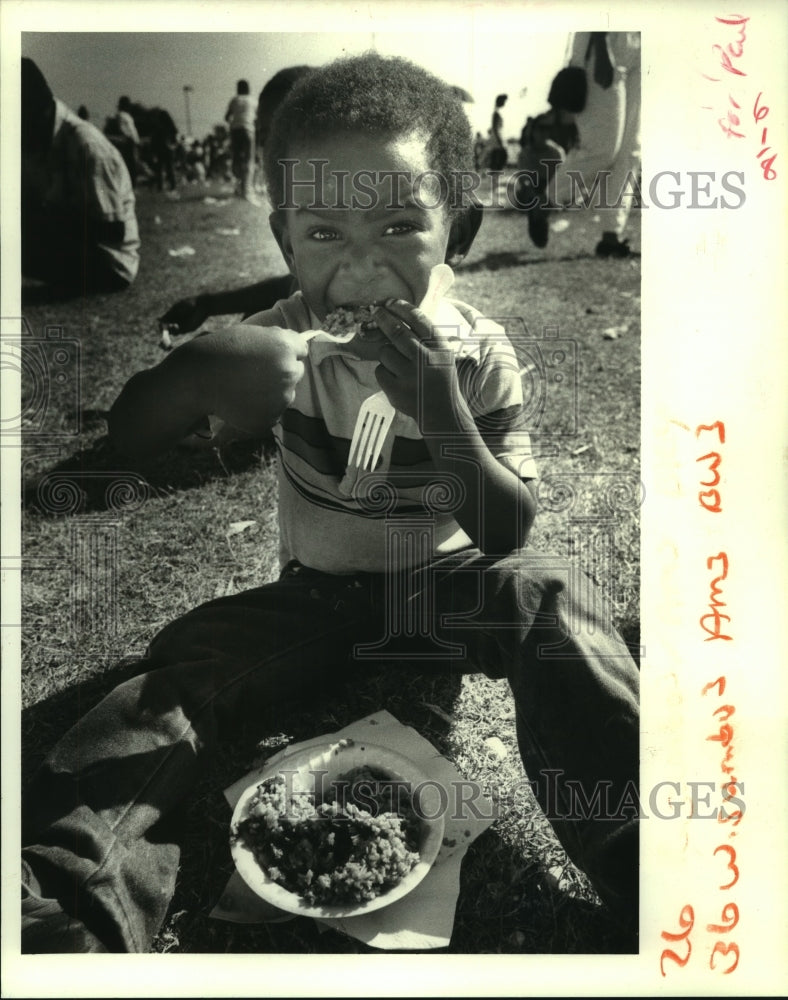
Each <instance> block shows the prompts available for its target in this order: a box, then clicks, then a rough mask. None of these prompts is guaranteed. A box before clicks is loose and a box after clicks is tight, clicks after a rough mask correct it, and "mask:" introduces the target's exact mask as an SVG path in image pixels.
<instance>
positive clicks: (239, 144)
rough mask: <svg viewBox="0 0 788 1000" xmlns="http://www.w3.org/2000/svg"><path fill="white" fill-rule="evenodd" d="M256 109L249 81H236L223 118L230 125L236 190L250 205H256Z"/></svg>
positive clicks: (257, 202) (257, 201)
mask: <svg viewBox="0 0 788 1000" xmlns="http://www.w3.org/2000/svg"><path fill="white" fill-rule="evenodd" d="M256 112H257V107H256V103H255V101H254V99H253V98H252V97H251V95H250V94H249V83H248V82H247V81H246V80H239V81H238V84H237V86H236V94H235V97H233V99H232V100H231V101H230V104H229V105H228V108H227V114H226V115H225V116H224V120H225V121H226V122H227V123H228V124H229V126H230V146H231V148H232V157H233V175H234V176H235V178H236V180H237V181H238V186H239V192H238V193H239V194H240V196H241V197H242V198H245V199H246V201H249V202H251V203H252V204H253V205H259V204H260V202H259V200H258V198H257V196H256V195H255V193H254V171H255V117H256Z"/></svg>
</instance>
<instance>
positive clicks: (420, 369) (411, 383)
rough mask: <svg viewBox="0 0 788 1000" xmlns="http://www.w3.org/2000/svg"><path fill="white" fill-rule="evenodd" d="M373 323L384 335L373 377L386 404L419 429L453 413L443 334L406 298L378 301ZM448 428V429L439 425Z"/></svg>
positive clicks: (449, 355) (450, 363)
mask: <svg viewBox="0 0 788 1000" xmlns="http://www.w3.org/2000/svg"><path fill="white" fill-rule="evenodd" d="M375 325H376V326H378V327H379V328H380V330H381V331H382V332H383V333H384V334H385V336H386V337H387V338H388V341H389V342H388V343H387V344H384V345H383V347H381V349H380V365H379V366H378V368H376V369H375V377H376V378H377V380H378V383H379V385H380V387H381V389H383V391H384V392H385V393H386V396H387V397H388V399H389V401H390V402H391V404H392V406H394V407H396V409H398V410H399V411H400V412H401V413H405V414H407V415H408V416H409V417H412V418H413V419H414V420H415V421H416V422H417V423H418V424H419V427H420V429H421V431H422V432H424V431H425V430H426V429H429V430H440V429H441V428H440V427H437V426H436V422H444V421H445V420H446V418H447V416H448V415H449V414H450V413H452V412H453V409H452V408H453V406H454V401H455V400H456V399H457V398H458V395H459V380H458V378H457V368H456V365H455V361H454V351H452V349H451V347H450V345H449V342H448V340H447V339H446V337H445V336H444V335H443V334H442V333H441V332H440V330H438V329H437V328H436V327H434V326H433V325H432V323H431V322H430V320H429V319H428V318H427V317H426V316H425V315H424V313H423V312H421V310H420V309H418V308H417V307H416V306H414V305H412V304H411V303H410V302H405V301H404V300H403V299H394V300H391V301H389V302H386V304H385V305H383V306H380V307H379V308H378V310H377V312H376V313H375ZM443 429H445V430H448V429H449V428H448V427H446V428H443Z"/></svg>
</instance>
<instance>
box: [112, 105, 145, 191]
mask: <svg viewBox="0 0 788 1000" xmlns="http://www.w3.org/2000/svg"><path fill="white" fill-rule="evenodd" d="M115 120H116V122H117V126H118V135H119V137H120V138H119V140H118V139H117V138H116V137H115V136H113V137H112V140H113V142H114V145H116V146H117V147H118V149H119V150H120V155H121V156H122V157H123V162H124V163H125V164H126V167H127V168H128V171H129V177H131V186H132V187H136V184H137V174H138V172H139V168H138V162H139V161H138V159H137V157H138V155H139V147H140V137H139V133H138V132H137V126H136V125H135V124H134V119H133V118H132V116H131V101H130V100H129V99H128V97H121V98H120V100H119V101H118V115H117V118H116V119H115Z"/></svg>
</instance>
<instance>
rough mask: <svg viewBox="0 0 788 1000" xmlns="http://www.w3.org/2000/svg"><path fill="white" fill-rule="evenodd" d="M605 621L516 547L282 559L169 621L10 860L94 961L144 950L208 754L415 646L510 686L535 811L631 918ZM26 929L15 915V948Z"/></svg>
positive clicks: (618, 714)
mask: <svg viewBox="0 0 788 1000" xmlns="http://www.w3.org/2000/svg"><path fill="white" fill-rule="evenodd" d="M409 612H410V613H409ZM606 615H607V611H606V608H605V607H604V605H603V604H602V602H601V600H600V598H599V596H598V595H597V593H596V591H595V590H594V588H593V586H592V584H591V583H590V581H589V580H588V579H587V577H585V576H584V575H583V574H582V573H580V572H578V571H576V570H575V569H573V568H572V567H571V566H570V565H569V563H568V562H567V561H566V560H564V559H562V558H556V557H553V556H550V555H546V554H544V553H538V552H535V551H533V550H531V549H526V550H523V551H521V552H514V553H512V554H511V555H509V556H507V557H505V558H502V559H498V560H495V559H489V558H486V557H483V556H482V555H481V554H480V553H479V552H478V550H468V551H466V552H463V553H458V554H455V555H453V556H448V557H446V558H444V559H442V560H438V561H436V562H435V563H434V564H433V565H432V566H431V567H430V568H429V569H427V570H422V571H419V572H416V573H414V574H407V575H400V576H399V577H386V576H384V575H382V574H381V575H369V574H361V575H358V576H354V577H334V576H329V575H327V574H323V573H318V572H315V571H312V570H308V569H305V568H304V567H300V566H298V565H297V564H295V565H291V566H290V567H288V568H287V569H286V570H285V571H284V573H283V574H282V577H281V578H280V579H279V580H278V581H277V582H275V583H272V584H268V585H266V586H264V587H260V588H257V589H254V590H249V591H247V592H245V593H242V594H238V595H235V596H232V597H228V598H222V599H219V600H215V601H211V602H209V603H208V604H204V605H202V606H201V607H199V608H196V609H195V610H193V611H191V612H190V613H188V614H186V615H184V616H183V617H182V618H179V619H178V620H176V621H175V622H173V623H172V624H170V625H168V626H167V627H166V628H165V629H163V631H162V632H160V633H159V635H158V636H157V637H156V638H155V639H154V641H153V643H152V644H151V647H150V650H149V654H148V662H147V664H146V666H147V668H148V671H147V672H146V673H144V674H141V675H140V676H137V677H134V678H133V679H132V680H129V681H127V682H126V683H124V684H122V685H120V686H119V687H118V688H116V689H115V690H114V691H113V692H112V693H111V694H109V695H108V696H107V697H106V698H105V699H104V700H103V701H102V702H101V703H100V704H99V705H97V706H96V707H95V708H93V709H92V710H91V711H90V712H88V714H87V715H86V716H85V717H84V718H83V719H82V720H81V721H80V722H79V723H78V724H77V725H76V726H75V727H74V728H73V729H72V730H71V731H70V732H69V733H67V734H66V735H65V736H64V737H63V739H62V740H61V741H60V743H59V744H58V745H57V746H56V747H55V749H54V750H53V751H52V753H51V754H50V756H49V757H48V759H47V760H46V761H45V763H44V765H43V766H42V768H41V769H40V771H39V773H38V775H37V776H36V778H35V780H34V782H33V784H32V786H31V787H30V789H29V790H28V791H27V793H26V795H25V803H24V804H25V820H26V822H25V831H24V839H23V843H24V844H26V845H27V846H26V847H25V849H24V851H23V855H24V858H25V860H26V861H27V863H28V864H29V865H30V867H31V869H32V871H33V873H34V874H35V875H36V876H37V878H38V880H39V881H40V883H41V886H42V888H43V890H44V892H45V894H46V895H55V896H57V897H58V898H59V899H60V901H61V904H62V906H63V907H64V909H67V910H68V911H69V912H70V913H72V915H73V916H76V917H78V918H79V919H81V920H82V921H84V923H85V924H86V925H87V926H88V927H89V928H90V930H92V931H93V933H94V934H95V935H96V936H97V937H99V938H100V939H101V940H102V941H103V942H104V943H105V944H106V945H107V947H108V948H110V950H115V951H137V952H140V951H146V950H148V949H149V947H150V944H151V940H152V938H153V936H154V935H155V934H156V932H157V930H158V929H159V927H160V926H161V923H162V921H163V919H164V917H165V915H166V912H167V908H168V904H169V901H170V898H171V896H172V893H173V889H174V885H175V877H176V873H177V870H178V862H179V849H178V846H177V845H176V844H175V843H174V842H172V840H171V839H170V838H168V837H167V836H166V835H164V834H163V832H162V830H163V824H164V823H165V822H166V819H167V817H168V816H172V815H173V814H174V813H176V812H177V811H178V810H179V809H180V807H181V804H182V802H183V800H184V798H185V797H186V796H188V795H189V793H190V791H191V790H192V789H193V788H194V786H195V783H196V782H197V781H198V779H200V778H201V777H202V776H203V775H204V774H205V773H206V771H207V769H208V768H209V767H210V764H211V761H212V759H213V758H214V757H215V753H216V747H217V744H218V743H219V742H220V741H222V740H228V739H230V738H232V736H233V734H234V733H236V732H237V730H238V728H239V726H241V725H244V724H248V723H250V722H251V723H252V724H253V725H255V726H256V727H257V731H258V732H259V733H260V735H261V736H262V735H263V734H264V732H265V729H266V727H269V726H272V725H274V724H275V722H276V718H277V710H278V709H279V708H280V707H281V706H282V705H283V703H285V702H293V701H295V702H299V703H303V702H304V700H306V699H308V698H311V699H326V698H330V696H331V692H332V690H333V689H335V687H336V685H337V682H338V680H340V678H341V677H342V674H343V672H344V671H345V670H347V669H349V668H350V667H351V666H352V664H353V660H354V646H356V644H358V643H365V642H366V643H367V644H372V646H371V647H370V646H368V652H370V653H371V655H372V656H373V657H374V659H375V662H377V663H381V662H383V663H384V664H385V663H386V661H387V660H388V659H389V658H390V662H391V669H392V670H394V669H396V662H397V660H400V661H401V659H402V655H403V654H413V653H414V652H418V653H419V655H420V656H421V657H423V658H425V660H426V658H427V657H432V659H430V660H429V669H436V668H437V667H440V666H441V663H443V664H444V665H445V666H446V667H448V668H451V669H455V670H460V671H483V672H484V673H486V674H488V675H489V676H491V677H495V678H503V677H505V678H508V681H509V684H510V686H511V689H512V693H513V695H514V701H515V706H516V710H517V733H518V739H519V744H520V752H521V756H522V759H523V763H524V765H525V768H526V771H527V774H528V777H529V779H530V780H531V782H532V783H535V792H536V794H537V798H538V799H539V801H540V804H541V805H542V808H543V809H545V811H546V812H547V813H548V818H549V819H550V821H551V823H552V825H553V827H554V829H555V831H556V833H557V835H558V837H559V839H560V841H561V843H562V844H563V845H564V847H565V848H566V850H567V853H568V854H569V856H570V857H571V858H572V859H573V860H574V861H575V862H576V864H577V865H578V866H579V867H580V868H582V869H583V870H585V871H586V872H587V873H588V875H589V877H590V878H591V880H592V882H593V884H594V885H595V887H596V888H597V890H598V891H599V892H600V894H601V895H602V897H603V898H604V899H605V900H607V901H608V902H609V903H610V904H611V905H613V906H616V907H619V908H620V909H621V910H622V911H623V912H624V913H625V914H627V915H628V917H629V919H630V920H631V921H632V923H633V925H634V924H635V922H636V920H637V885H638V828H637V820H636V818H634V817H633V816H632V815H630V814H629V813H628V814H626V815H620V814H619V815H614V813H615V807H616V804H617V803H619V802H620V801H621V800H622V798H623V797H624V796H625V793H626V790H627V789H630V792H631V789H632V788H635V787H636V786H637V779H638V671H637V668H636V666H635V664H634V662H633V661H632V659H631V657H630V656H629V653H628V651H627V649H626V647H625V646H624V643H623V642H622V640H621V639H620V637H619V636H618V635H617V633H616V632H615V631H614V630H613V629H612V628H611V626H610V622H609V620H608V619H607V617H606ZM406 621H407V622H410V623H411V625H412V624H413V623H414V622H415V623H419V622H420V623H421V627H415V628H413V627H410V628H405V627H404V625H403V623H405V622H406ZM387 623H388V624H387ZM405 632H409V633H410V634H407V635H406V634H403V633H405ZM357 654H358V650H357V651H356V658H358V655H357ZM435 657H438V658H437V659H436V658H435ZM440 657H443V659H441V658H440ZM446 657H450V658H449V659H446ZM557 772H560V773H557ZM573 783H574V784H573ZM572 789H579V790H580V791H581V792H582V795H583V801H584V802H585V803H588V802H591V801H592V800H593V799H594V793H595V791H597V790H599V789H605V790H606V791H607V795H606V801H607V802H608V803H611V804H612V806H613V809H612V811H611V809H607V810H602V812H601V813H599V814H595V813H594V812H593V810H588V809H580V810H578V809H577V806H576V803H575V805H573V803H572ZM24 927H25V921H24V913H23V950H24V949H25V943H24V942H25V934H24ZM39 950H41V949H39Z"/></svg>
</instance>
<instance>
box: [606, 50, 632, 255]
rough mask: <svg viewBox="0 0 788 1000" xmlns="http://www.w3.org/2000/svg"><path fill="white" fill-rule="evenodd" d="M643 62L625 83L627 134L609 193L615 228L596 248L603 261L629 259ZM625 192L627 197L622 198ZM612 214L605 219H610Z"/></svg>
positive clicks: (625, 125)
mask: <svg viewBox="0 0 788 1000" xmlns="http://www.w3.org/2000/svg"><path fill="white" fill-rule="evenodd" d="M640 88H641V81H640V62H639V60H638V62H637V64H635V65H633V66H632V67H631V68H630V69H629V70H628V72H627V76H626V80H625V94H626V98H625V101H626V104H625V109H624V131H623V135H622V137H621V144H620V145H619V148H618V151H617V153H616V156H615V159H614V160H613V165H612V167H611V168H610V180H609V190H610V191H611V192H613V193H614V194H613V197H615V198H616V199H617V206H616V209H615V214H613V225H612V228H610V229H605V230H604V231H603V233H602V239H601V240H600V242H599V243H598V244H597V246H596V254H597V256H599V257H626V256H629V252H630V251H629V244H628V242H627V241H626V240H624V239H623V236H624V232H625V231H626V226H627V222H628V220H629V213H630V211H631V209H632V201H633V191H634V190H637V189H635V188H634V185H633V184H632V179H634V181H635V182H636V183H639V178H638V170H639V168H640ZM622 192H624V196H623V197H621V195H622ZM610 214H611V213H610V211H608V212H605V213H604V215H603V217H605V218H608V217H609V216H610Z"/></svg>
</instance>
